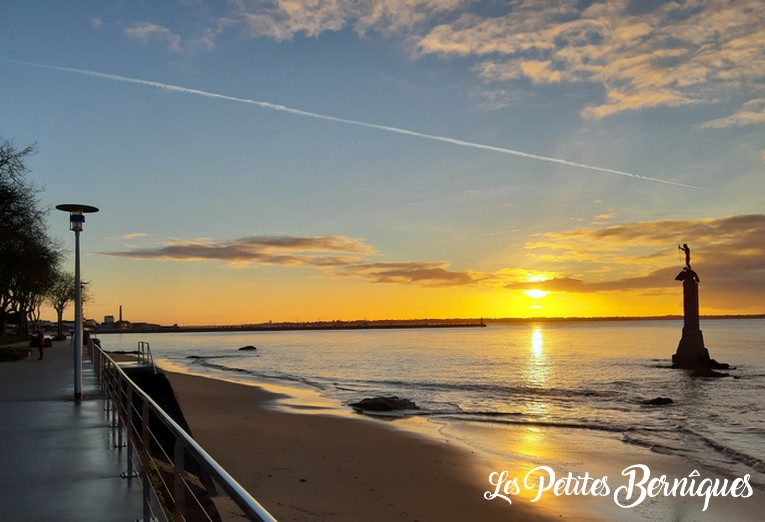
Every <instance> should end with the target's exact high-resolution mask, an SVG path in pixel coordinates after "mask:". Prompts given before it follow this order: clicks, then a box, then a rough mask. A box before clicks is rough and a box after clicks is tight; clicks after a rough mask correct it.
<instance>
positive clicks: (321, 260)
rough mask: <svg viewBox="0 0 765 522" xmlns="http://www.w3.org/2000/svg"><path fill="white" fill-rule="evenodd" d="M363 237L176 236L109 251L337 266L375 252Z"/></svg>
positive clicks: (243, 263)
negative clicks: (157, 243)
mask: <svg viewBox="0 0 765 522" xmlns="http://www.w3.org/2000/svg"><path fill="white" fill-rule="evenodd" d="M374 253H375V250H374V248H372V247H370V246H369V245H367V244H366V243H364V242H363V241H362V240H359V239H354V238H349V237H345V236H311V237H287V236H251V237H244V238H239V239H232V240H215V239H209V238H200V239H196V240H173V241H167V242H165V244H164V245H162V246H160V247H156V248H142V249H134V250H128V251H122V252H107V254H108V255H111V256H118V257H128V258H134V259H156V260H162V261H206V260H219V261H227V262H229V263H231V264H232V266H237V267H242V266H247V265H249V264H251V263H258V264H267V265H282V266H316V267H336V266H343V265H348V264H351V263H356V262H359V261H360V260H361V259H362V256H366V255H371V254H374Z"/></svg>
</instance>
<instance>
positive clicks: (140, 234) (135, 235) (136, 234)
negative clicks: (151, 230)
mask: <svg viewBox="0 0 765 522" xmlns="http://www.w3.org/2000/svg"><path fill="white" fill-rule="evenodd" d="M139 237H146V234H144V233H143V232H131V233H130V234H125V235H124V236H122V237H121V238H120V239H122V240H123V241H130V240H131V239H137V238H139Z"/></svg>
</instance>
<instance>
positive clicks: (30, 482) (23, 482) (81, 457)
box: [0, 341, 142, 522]
mask: <svg viewBox="0 0 765 522" xmlns="http://www.w3.org/2000/svg"><path fill="white" fill-rule="evenodd" d="M30 350H32V357H30V358H29V359H25V360H22V361H18V362H0V519H1V520H3V521H9V522H21V521H30V522H31V521H34V522H38V521H41V520H55V521H57V522H64V521H78V522H90V521H98V522H109V521H130V520H136V519H139V518H141V514H142V508H141V485H140V482H139V481H138V480H136V479H133V480H126V479H123V478H121V477H120V473H121V472H123V471H125V470H126V463H125V456H126V450H124V449H114V447H113V443H112V440H111V431H112V430H110V429H108V428H107V427H106V424H107V420H106V417H105V413H104V409H103V408H104V402H103V400H102V399H101V398H100V392H99V391H98V389H97V387H96V382H95V380H96V379H95V375H94V373H93V370H92V365H91V363H90V360H89V358H88V357H87V356H85V358H84V362H83V385H82V396H83V399H82V401H79V402H75V401H74V363H73V359H74V354H73V349H72V345H71V344H70V342H69V341H61V342H57V343H54V345H53V347H51V348H46V349H45V358H44V359H43V360H42V361H38V360H37V355H38V354H37V348H33V349H30Z"/></svg>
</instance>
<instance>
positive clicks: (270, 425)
mask: <svg viewBox="0 0 765 522" xmlns="http://www.w3.org/2000/svg"><path fill="white" fill-rule="evenodd" d="M167 375H168V378H169V380H170V382H171V383H172V386H173V388H174V389H175V391H176V394H177V396H178V399H179V402H180V404H181V407H182V409H183V411H184V415H185V416H186V419H187V421H188V422H189V425H190V426H191V429H192V432H193V436H194V438H195V439H196V440H197V441H198V442H199V443H200V444H202V446H203V447H204V448H206V449H207V450H208V451H209V452H210V454H211V455H212V456H213V457H214V458H215V459H216V460H217V461H218V462H219V463H220V464H222V465H223V466H224V467H225V468H226V469H227V471H229V473H231V475H232V476H233V477H234V478H235V479H236V480H237V481H239V482H240V484H242V486H244V487H245V488H246V489H247V490H248V491H250V493H251V494H252V495H253V496H254V497H255V498H256V499H257V500H258V502H260V503H261V504H263V505H264V506H265V507H266V509H268V510H269V511H270V512H271V513H272V514H273V515H274V516H275V517H276V518H277V519H279V520H285V521H289V520H333V521H335V520H336V521H358V520H365V521H391V520H411V521H415V520H417V521H420V522H426V521H437V520H440V521H443V520H484V521H494V520H496V521H500V520H502V521H506V520H509V519H513V520H550V519H551V518H549V517H547V516H546V514H545V513H544V512H542V511H541V510H540V509H538V508H536V507H535V508H527V507H523V506H520V505H518V504H517V503H514V504H513V505H512V506H510V505H508V504H507V503H506V502H501V503H500V501H496V500H495V501H487V500H485V499H484V498H483V493H484V491H485V490H486V489H487V486H488V483H487V482H486V477H485V476H482V475H481V474H480V473H479V470H478V469H477V467H476V466H475V463H474V462H473V459H472V458H471V454H470V452H468V451H466V450H462V449H460V448H456V447H452V446H451V445H449V444H446V443H439V442H436V441H430V440H426V439H425V438H424V437H420V436H417V435H415V434H410V433H407V432H405V431H402V430H400V429H397V428H394V427H391V426H389V425H387V424H386V423H384V422H381V421H374V420H369V419H364V418H359V419H352V418H344V417H340V416H333V415H324V414H315V413H313V414H302V415H301V414H294V413H285V412H282V411H278V410H276V409H274V408H273V407H272V406H273V404H274V401H275V400H276V399H277V398H278V395H275V394H273V393H270V392H268V391H266V390H263V389H261V388H258V387H255V386H247V385H243V384H238V383H231V382H225V381H219V380H215V379H209V378H205V377H199V376H192V375H185V374H179V373H170V372H168V373H167Z"/></svg>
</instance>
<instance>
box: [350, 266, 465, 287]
mask: <svg viewBox="0 0 765 522" xmlns="http://www.w3.org/2000/svg"><path fill="white" fill-rule="evenodd" d="M336 274H337V275H341V276H352V277H361V278H364V279H367V280H369V281H370V282H372V283H399V284H413V283H414V284H419V285H422V286H465V285H474V284H476V283H477V282H478V279H477V278H476V277H475V276H474V275H472V274H471V273H469V272H453V271H449V270H448V264H447V263H429V262H421V261H409V262H403V263H368V264H354V265H349V266H344V267H342V268H340V269H339V270H337V271H336Z"/></svg>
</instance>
